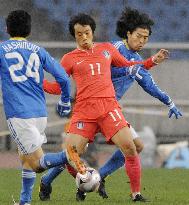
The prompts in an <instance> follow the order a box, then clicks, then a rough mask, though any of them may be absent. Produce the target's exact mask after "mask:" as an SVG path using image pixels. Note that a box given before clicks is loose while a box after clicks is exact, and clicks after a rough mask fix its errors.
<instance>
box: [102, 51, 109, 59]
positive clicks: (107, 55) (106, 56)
mask: <svg viewBox="0 0 189 205" xmlns="http://www.w3.org/2000/svg"><path fill="white" fill-rule="evenodd" d="M103 55H104V56H105V58H107V59H109V58H110V53H109V51H103Z"/></svg>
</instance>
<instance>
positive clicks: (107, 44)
mask: <svg viewBox="0 0 189 205" xmlns="http://www.w3.org/2000/svg"><path fill="white" fill-rule="evenodd" d="M95 46H96V47H101V48H111V47H112V44H111V43H110V42H102V43H95Z"/></svg>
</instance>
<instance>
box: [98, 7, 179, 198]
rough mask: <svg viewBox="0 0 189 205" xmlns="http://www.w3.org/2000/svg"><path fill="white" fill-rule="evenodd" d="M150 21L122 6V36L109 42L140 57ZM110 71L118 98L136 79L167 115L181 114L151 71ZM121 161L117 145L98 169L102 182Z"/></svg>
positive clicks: (134, 57)
mask: <svg viewBox="0 0 189 205" xmlns="http://www.w3.org/2000/svg"><path fill="white" fill-rule="evenodd" d="M153 24H154V22H153V20H152V19H150V18H149V16H148V15H147V14H145V13H140V12H139V11H138V10H135V9H131V8H125V10H124V11H123V12H122V15H121V16H120V18H119V20H118V21H117V28H116V33H117V35H118V36H119V37H120V38H122V40H120V41H113V42H112V43H113V45H114V46H115V47H116V48H117V49H118V50H119V52H120V53H121V54H122V55H123V56H125V57H126V58H127V59H128V60H134V61H136V60H142V57H141V56H140V55H139V54H138V51H140V50H142V48H143V47H144V45H145V44H146V43H147V42H148V39H149V36H150V35H151V33H152V31H151V26H152V25H153ZM111 71H112V82H113V85H114V88H115V91H116V97H117V100H120V99H121V98H122V97H123V95H124V94H125V93H126V92H127V90H128V89H129V88H130V87H131V85H132V84H133V83H134V82H137V83H138V84H139V85H140V86H141V87H142V89H143V90H144V91H145V92H147V93H148V94H150V95H151V96H152V97H155V98H157V99H159V100H160V101H161V102H162V103H164V104H165V105H166V106H168V108H169V112H168V117H169V118H171V117H172V116H175V118H176V119H178V118H179V117H181V116H182V113H181V112H180V111H179V109H178V108H177V107H176V106H175V104H174V102H173V101H172V99H171V98H170V97H169V96H168V95H167V94H166V93H165V92H163V91H162V90H161V89H160V88H159V87H158V85H157V84H156V83H155V81H154V80H153V77H152V75H151V74H150V72H149V71H147V70H146V69H144V68H143V67H141V66H134V67H131V68H121V69H120V68H119V69H117V68H114V67H112V70H111ZM128 72H129V73H130V75H129V76H128V75H126V74H127V73H128ZM131 131H132V134H133V140H134V143H135V145H136V149H137V152H138V153H140V152H141V151H142V150H143V147H144V145H143V142H142V141H141V139H140V137H139V136H138V135H137V133H136V132H135V130H134V128H132V127H131ZM124 163H125V161H124V156H123V154H122V152H121V151H120V150H119V149H118V150H116V151H115V152H114V154H113V155H112V156H111V157H110V159H109V160H108V161H107V162H106V163H105V164H104V165H103V166H102V167H101V168H100V169H99V173H100V175H101V178H102V181H103V182H104V183H105V180H104V179H105V178H106V177H107V176H108V175H110V174H112V173H113V172H115V171H116V170H117V169H119V168H120V167H122V166H123V165H124ZM104 183H103V185H104ZM103 192H104V193H103ZM102 194H104V195H105V196H106V193H105V190H104V189H102Z"/></svg>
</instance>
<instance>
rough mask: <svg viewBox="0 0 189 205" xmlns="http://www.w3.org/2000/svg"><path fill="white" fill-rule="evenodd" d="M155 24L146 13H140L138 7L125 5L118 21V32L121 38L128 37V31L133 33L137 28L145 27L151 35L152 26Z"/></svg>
mask: <svg viewBox="0 0 189 205" xmlns="http://www.w3.org/2000/svg"><path fill="white" fill-rule="evenodd" d="M153 25H154V21H153V20H152V19H151V18H150V17H149V16H148V15H147V14H146V13H140V12H139V11H138V10H137V9H131V8H130V7H125V9H124V10H123V12H122V14H121V16H120V18H119V19H118V21H117V27H116V34H117V35H118V36H119V37H120V38H125V39H127V32H128V31H130V33H133V31H135V30H136V29H137V28H144V29H148V30H149V35H151V33H152V30H151V26H153Z"/></svg>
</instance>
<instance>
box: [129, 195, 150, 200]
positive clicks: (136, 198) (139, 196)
mask: <svg viewBox="0 0 189 205" xmlns="http://www.w3.org/2000/svg"><path fill="white" fill-rule="evenodd" d="M132 200H133V201H134V202H137V201H140V202H150V200H149V199H146V198H144V197H143V196H142V195H141V194H137V195H136V196H135V197H134V198H133V197H132Z"/></svg>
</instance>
